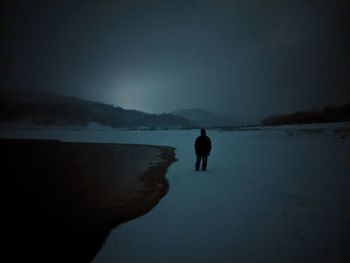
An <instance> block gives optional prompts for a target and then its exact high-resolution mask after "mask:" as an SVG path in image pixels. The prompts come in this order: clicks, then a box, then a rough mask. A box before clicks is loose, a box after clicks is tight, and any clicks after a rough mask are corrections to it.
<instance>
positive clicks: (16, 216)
mask: <svg viewBox="0 0 350 263" xmlns="http://www.w3.org/2000/svg"><path fill="white" fill-rule="evenodd" d="M0 146H1V148H2V150H3V152H4V153H5V156H4V159H3V163H4V167H3V168H4V169H3V171H8V172H5V174H4V176H3V180H4V186H3V189H5V196H7V197H8V199H6V200H5V202H6V204H5V225H6V226H8V227H7V231H6V234H5V240H6V243H7V245H6V246H8V247H7V248H6V249H5V251H8V252H9V253H10V254H9V255H10V257H9V258H10V259H11V260H13V261H16V260H23V259H26V260H28V259H33V260H35V261H37V262H44V261H46V262H65V261H71V262H89V261H91V260H93V258H94V257H95V256H96V254H97V253H98V251H99V250H100V248H101V247H102V246H103V244H104V242H105V240H106V238H107V236H108V235H109V233H110V231H111V230H112V229H113V228H115V227H117V226H118V225H120V224H122V223H125V222H127V221H130V220H132V219H135V218H137V217H140V216H142V215H144V214H146V213H148V212H149V211H150V210H151V209H152V208H153V207H154V206H156V205H157V203H158V202H159V201H160V199H161V198H162V197H164V196H165V195H166V193H167V192H168V190H169V183H168V181H167V179H166V177H165V174H166V171H167V169H168V167H169V166H170V165H171V164H172V163H173V162H174V161H176V158H175V153H174V148H172V147H165V146H148V145H135V144H108V143H72V142H60V141H56V140H32V139H0ZM16 251H17V252H16ZM18 252H21V253H18Z"/></svg>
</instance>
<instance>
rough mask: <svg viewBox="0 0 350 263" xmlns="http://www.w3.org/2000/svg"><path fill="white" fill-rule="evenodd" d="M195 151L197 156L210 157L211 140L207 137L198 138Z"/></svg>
mask: <svg viewBox="0 0 350 263" xmlns="http://www.w3.org/2000/svg"><path fill="white" fill-rule="evenodd" d="M194 149H195V150H196V155H210V151H211V141H210V138H209V137H208V136H206V135H201V136H198V137H197V139H196V142H195V143H194Z"/></svg>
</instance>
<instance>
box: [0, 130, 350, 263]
mask: <svg viewBox="0 0 350 263" xmlns="http://www.w3.org/2000/svg"><path fill="white" fill-rule="evenodd" d="M342 125H347V124H342ZM299 128H300V129H298V127H297V126H296V127H294V128H293V133H290V132H289V131H288V130H283V129H282V128H281V127H279V128H277V127H276V128H275V129H273V128H269V129H262V130H248V131H216V130H208V131H207V133H208V135H209V136H210V137H211V139H212V143H213V151H212V154H211V156H210V159H209V162H208V169H209V170H208V171H206V172H195V171H194V161H195V158H194V152H193V143H194V140H195V138H196V136H197V135H198V133H199V131H198V130H188V131H187V130H184V131H114V130H112V129H101V130H86V131H77V130H61V131H47V130H33V131H30V132H28V131H24V130H17V131H14V132H9V131H6V130H2V131H0V137H2V138H9V137H14V138H20V137H22V138H42V139H43V138H49V139H61V140H65V141H85V142H88V141H90V142H114V143H140V144H153V145H170V146H174V147H176V157H177V158H178V161H177V162H175V163H174V164H172V165H171V167H170V169H169V171H168V173H167V177H168V179H169V182H170V191H169V193H168V194H167V195H166V196H165V197H164V198H163V199H162V200H161V201H160V203H159V204H158V205H157V206H156V207H155V208H154V209H153V210H152V211H151V212H150V213H148V214H146V215H145V216H143V217H140V218H138V219H135V220H133V221H130V222H127V223H125V224H123V225H121V226H119V227H118V228H116V229H114V230H113V231H112V233H111V234H110V236H109V237H108V238H107V240H106V242H105V244H104V246H103V248H102V250H101V251H100V252H99V254H98V255H97V256H96V258H95V259H94V262H95V263H99V262H102V263H104V262H123V263H126V262H132V263H138V262H145V263H156V262H159V263H160V262H162V263H166V262H201V263H203V262H249V263H250V262H298V263H299V262H348V261H347V260H350V250H349V247H350V224H349V219H350V218H349V210H348V209H349V204H350V200H349V199H350V188H349V186H350V138H349V135H347V136H344V134H343V133H341V132H324V130H322V131H318V132H316V133H310V132H305V129H304V128H303V127H299ZM329 130H331V128H328V130H327V131H329Z"/></svg>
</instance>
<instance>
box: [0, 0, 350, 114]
mask: <svg viewBox="0 0 350 263" xmlns="http://www.w3.org/2000/svg"><path fill="white" fill-rule="evenodd" d="M2 2H3V4H2V8H1V9H2V14H1V17H2V18H1V19H2V26H1V34H2V36H1V43H2V45H1V52H2V54H1V57H2V59H1V66H2V67H3V70H2V72H3V73H2V76H1V77H2V80H1V81H2V86H5V87H8V88H18V89H43V90H46V91H53V92H56V93H59V94H64V95H71V96H77V97H82V98H86V99H90V100H95V101H101V102H106V103H108V104H114V105H118V106H122V107H125V108H134V109H138V110H143V111H146V112H155V113H161V112H169V111H172V110H177V109H181V108H205V109H209V110H213V111H218V112H224V113H227V114H230V115H231V117H232V118H234V119H237V120H246V121H252V120H259V119H260V118H262V117H265V116H266V115H270V114H273V113H284V112H292V111H295V110H303V109H310V108H314V107H319V106H324V105H326V104H343V103H345V102H347V101H349V98H350V88H349V80H350V74H349V69H350V17H349V14H350V12H349V11H350V1H348V0H343V1H336V0H329V1H322V0H318V1H306V0H304V1H296V0H291V1H284V0H275V1H274V0H271V1H264V0H244V1H243V0H242V1H234V0H232V1H218V0H216V1H214V0H213V1H205V0H198V1H195V0H192V1H191V0H188V1H183V0H178V1H166V0H162V1H148V0H147V1H133V0H119V1H117V0H114V1H112V0H104V1H103V0H95V1H93V0H85V1H83V0H80V1H64V0H62V1H44V0H43V1H30V0H23V1H18V0H11V1H5V2H4V1H2Z"/></svg>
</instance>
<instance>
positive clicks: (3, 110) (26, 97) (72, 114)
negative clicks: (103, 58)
mask: <svg viewBox="0 0 350 263" xmlns="http://www.w3.org/2000/svg"><path fill="white" fill-rule="evenodd" d="M19 120H30V121H31V122H33V123H36V124H41V125H42V124H44V125H80V126H81V125H87V124H88V123H89V122H97V123H101V124H103V125H109V126H111V127H114V128H141V127H144V128H188V127H191V126H192V123H191V122H190V121H189V120H188V119H186V118H184V117H181V116H175V115H173V114H160V115H157V114H148V113H144V112H140V111H136V110H125V109H123V108H121V107H114V106H112V105H107V104H103V103H99V102H92V101H87V100H83V99H78V98H73V97H65V96H61V95H56V94H52V93H45V92H41V91H17V90H16V91H15V90H5V89H0V121H2V122H12V121H19Z"/></svg>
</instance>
